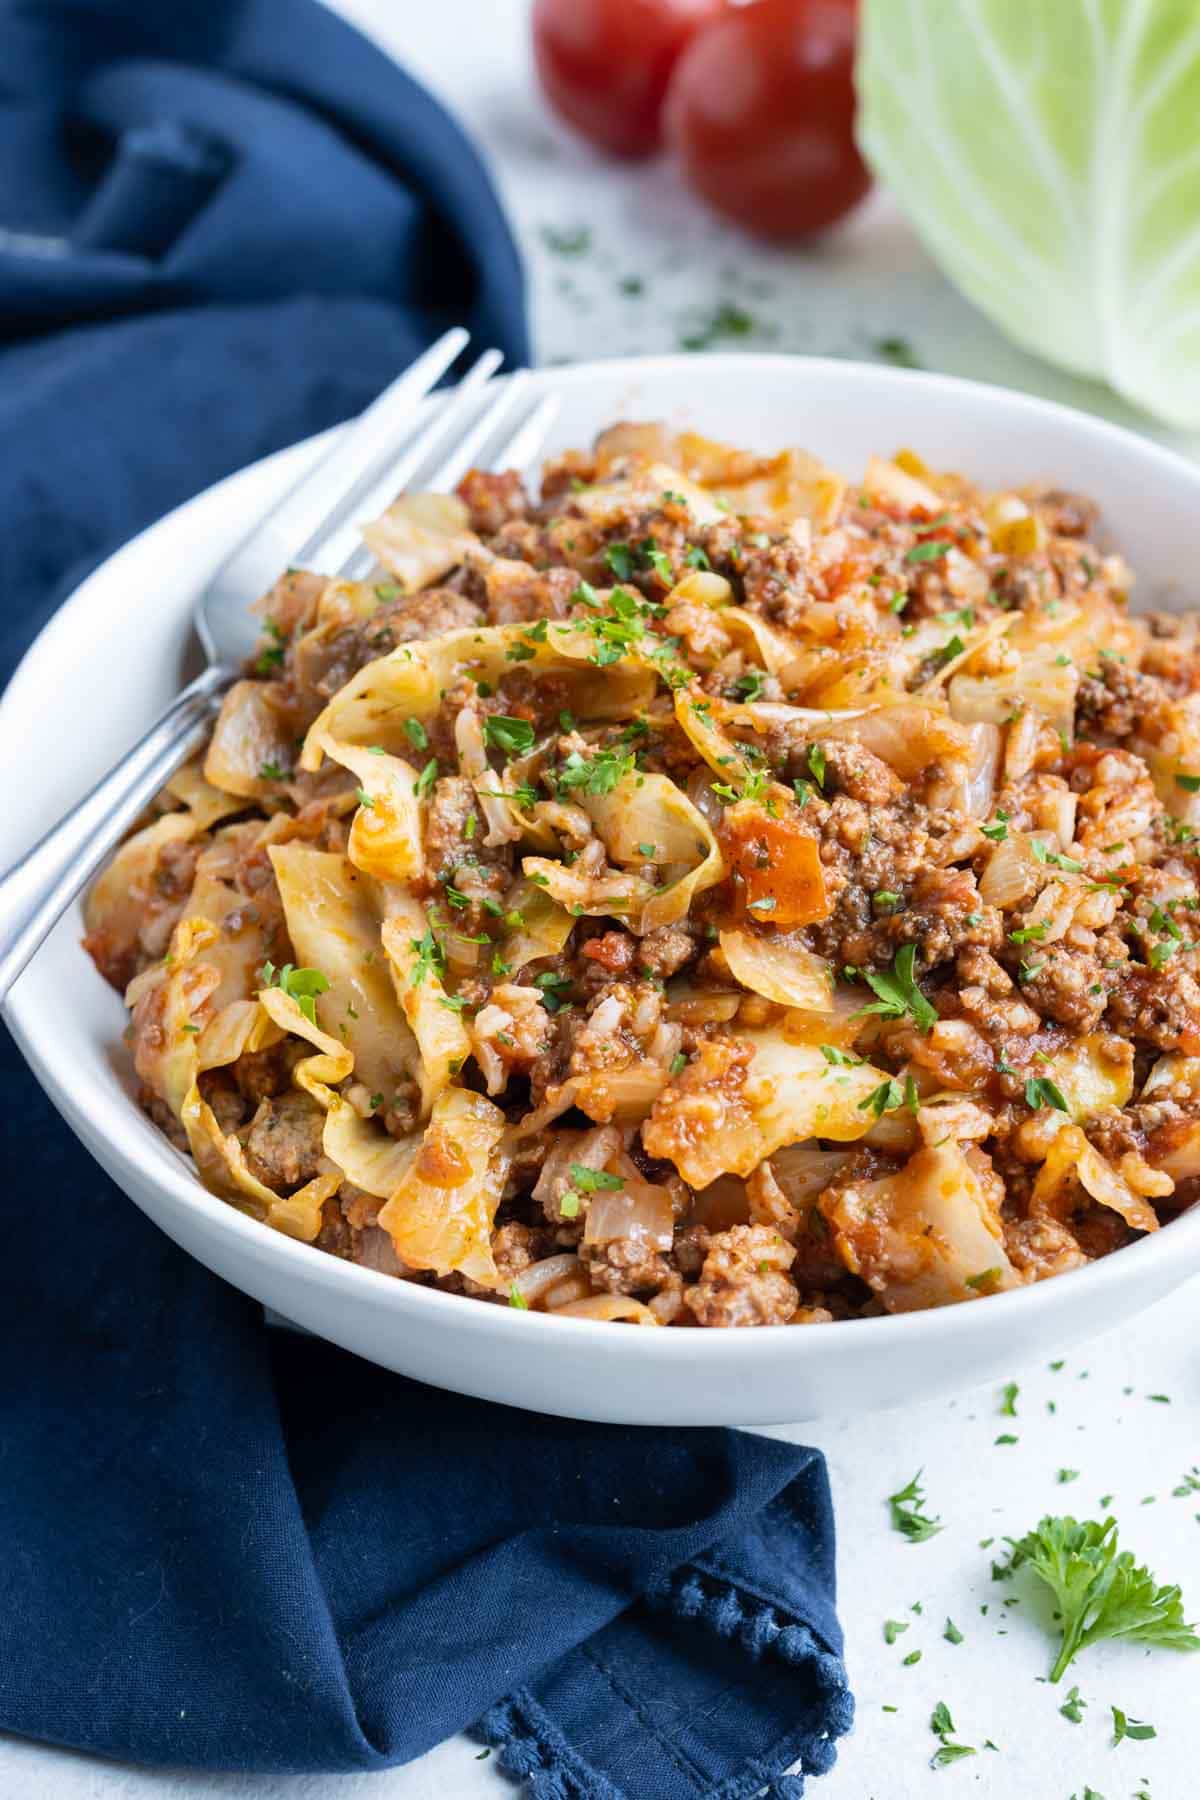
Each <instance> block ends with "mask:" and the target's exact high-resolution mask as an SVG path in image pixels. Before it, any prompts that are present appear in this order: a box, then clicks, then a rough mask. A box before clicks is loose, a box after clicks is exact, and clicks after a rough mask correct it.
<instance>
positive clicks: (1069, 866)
mask: <svg viewBox="0 0 1200 1800" xmlns="http://www.w3.org/2000/svg"><path fill="white" fill-rule="evenodd" d="M1029 848H1030V849H1031V850H1032V851H1033V855H1034V860H1035V861H1036V862H1040V863H1050V864H1051V865H1052V866H1053V867H1054V868H1056V869H1065V870H1066V871H1067V873H1068V874H1069V875H1080V874H1082V873H1083V864H1082V863H1081V862H1076V860H1075V858H1074V857H1073V856H1064V855H1063V854H1062V852H1061V851H1059V850H1048V849H1047V848H1046V846H1045V844H1043V843H1042V841H1041V839H1040V838H1030V840H1029Z"/></svg>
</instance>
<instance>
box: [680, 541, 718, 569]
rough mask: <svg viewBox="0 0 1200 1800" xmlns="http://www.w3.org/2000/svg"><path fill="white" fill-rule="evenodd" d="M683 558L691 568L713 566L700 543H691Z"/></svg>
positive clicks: (708, 567)
mask: <svg viewBox="0 0 1200 1800" xmlns="http://www.w3.org/2000/svg"><path fill="white" fill-rule="evenodd" d="M683 560H684V562H685V563H686V564H687V566H688V568H689V569H710V568H711V567H712V564H711V563H710V562H709V560H708V557H707V556H706V555H705V553H704V551H703V550H702V549H701V548H700V546H699V544H689V545H688V548H687V552H686V554H685V556H684V559H683Z"/></svg>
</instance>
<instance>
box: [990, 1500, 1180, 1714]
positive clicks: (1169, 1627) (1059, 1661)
mask: <svg viewBox="0 0 1200 1800" xmlns="http://www.w3.org/2000/svg"><path fill="white" fill-rule="evenodd" d="M1009 1543H1010V1544H1011V1545H1012V1557H1011V1559H1010V1562H1009V1565H1008V1570H1007V1571H1006V1573H1007V1572H1011V1571H1012V1570H1014V1569H1017V1568H1020V1567H1022V1566H1023V1565H1025V1564H1027V1565H1028V1566H1029V1568H1030V1569H1031V1570H1032V1572H1033V1573H1034V1574H1035V1575H1036V1576H1038V1578H1039V1579H1040V1580H1041V1581H1044V1582H1045V1583H1046V1585H1047V1586H1048V1587H1049V1588H1050V1590H1051V1592H1052V1593H1053V1594H1054V1598H1055V1600H1056V1602H1057V1612H1058V1623H1059V1625H1060V1626H1061V1630H1062V1644H1061V1646H1060V1649H1059V1653H1058V1656H1057V1657H1056V1659H1055V1662H1054V1666H1053V1668H1052V1669H1051V1671H1050V1679H1051V1681H1058V1680H1060V1679H1061V1678H1062V1676H1063V1674H1064V1673H1065V1671H1066V1669H1067V1668H1068V1666H1069V1665H1070V1663H1071V1662H1072V1661H1073V1659H1074V1658H1075V1657H1076V1656H1078V1655H1079V1654H1080V1652H1081V1651H1083V1650H1086V1649H1088V1648H1089V1647H1090V1646H1091V1645H1092V1644H1098V1643H1102V1642H1104V1641H1105V1640H1106V1639H1109V1638H1124V1639H1126V1640H1128V1641H1130V1642H1133V1643H1140V1644H1152V1645H1158V1646H1160V1647H1161V1648H1163V1649H1168V1650H1200V1637H1198V1636H1197V1635H1196V1632H1195V1630H1194V1628H1193V1627H1192V1626H1191V1625H1189V1624H1187V1622H1186V1621H1185V1619H1184V1616H1183V1596H1182V1594H1181V1593H1180V1590H1179V1588H1178V1587H1159V1586H1158V1585H1157V1583H1156V1582H1155V1579H1154V1577H1153V1575H1151V1573H1150V1571H1149V1569H1147V1568H1145V1567H1144V1566H1143V1565H1141V1564H1138V1563H1135V1561H1134V1558H1133V1554H1132V1552H1131V1551H1128V1550H1123V1551H1119V1550H1118V1548H1117V1522H1116V1520H1115V1519H1113V1518H1107V1519H1105V1520H1104V1522H1103V1524H1097V1523H1096V1521H1095V1520H1088V1521H1086V1522H1078V1521H1076V1520H1075V1519H1072V1518H1051V1517H1049V1516H1047V1517H1046V1518H1043V1519H1042V1520H1040V1522H1039V1523H1038V1525H1037V1527H1036V1528H1035V1529H1034V1530H1033V1531H1030V1532H1027V1533H1026V1535H1025V1536H1024V1537H1023V1538H1020V1539H1015V1540H1014V1539H1012V1538H1010V1539H1009Z"/></svg>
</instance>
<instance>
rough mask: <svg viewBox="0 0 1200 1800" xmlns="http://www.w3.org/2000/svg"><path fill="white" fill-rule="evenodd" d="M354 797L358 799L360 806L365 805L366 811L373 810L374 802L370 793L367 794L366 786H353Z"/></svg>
mask: <svg viewBox="0 0 1200 1800" xmlns="http://www.w3.org/2000/svg"><path fill="white" fill-rule="evenodd" d="M354 798H355V799H356V800H357V801H358V804H359V805H360V806H365V807H366V809H367V811H368V812H374V811H375V802H374V800H373V799H372V797H371V795H370V794H368V792H367V790H366V788H355V790H354Z"/></svg>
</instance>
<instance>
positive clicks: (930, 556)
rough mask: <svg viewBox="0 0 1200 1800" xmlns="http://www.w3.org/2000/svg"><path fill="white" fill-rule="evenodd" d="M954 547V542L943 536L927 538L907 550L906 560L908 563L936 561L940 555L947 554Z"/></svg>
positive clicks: (905, 553)
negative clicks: (946, 539) (949, 541)
mask: <svg viewBox="0 0 1200 1800" xmlns="http://www.w3.org/2000/svg"><path fill="white" fill-rule="evenodd" d="M953 548H954V545H953V544H951V543H948V542H947V541H945V540H944V539H942V538H926V539H925V540H924V541H923V542H922V543H920V544H914V545H913V547H912V549H911V550H906V551H905V552H904V560H905V562H906V563H924V562H936V561H937V559H938V558H939V557H941V556H945V554H946V552H947V550H953Z"/></svg>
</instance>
